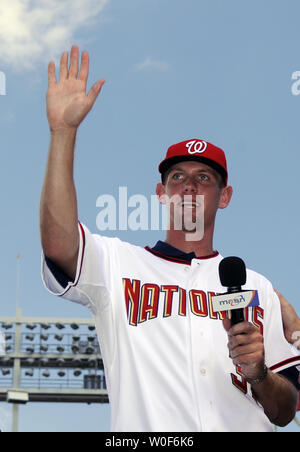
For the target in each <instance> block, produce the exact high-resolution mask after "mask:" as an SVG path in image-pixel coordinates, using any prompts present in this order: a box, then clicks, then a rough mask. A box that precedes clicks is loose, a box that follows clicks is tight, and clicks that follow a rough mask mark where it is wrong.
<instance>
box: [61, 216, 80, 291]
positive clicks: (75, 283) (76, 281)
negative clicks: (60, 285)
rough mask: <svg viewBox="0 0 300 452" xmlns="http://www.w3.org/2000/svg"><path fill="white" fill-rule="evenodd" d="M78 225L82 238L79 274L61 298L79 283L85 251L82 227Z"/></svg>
mask: <svg viewBox="0 0 300 452" xmlns="http://www.w3.org/2000/svg"><path fill="white" fill-rule="evenodd" d="M78 225H79V228H80V232H81V236H82V252H81V260H80V268H79V273H78V277H77V279H76V280H75V281H74V284H72V285H70V286H69V287H68V288H67V290H66V291H65V292H64V293H63V294H62V295H60V296H61V297H62V296H63V295H65V294H66V293H67V292H68V290H69V289H71V287H75V286H77V284H78V281H79V279H80V276H81V270H82V264H83V258H84V251H85V233H84V229H83V227H82V225H81V223H80V221H78Z"/></svg>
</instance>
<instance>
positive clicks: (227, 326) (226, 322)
mask: <svg viewBox="0 0 300 452" xmlns="http://www.w3.org/2000/svg"><path fill="white" fill-rule="evenodd" d="M222 323H223V326H224V328H225V331H226V332H227V333H228V331H229V330H230V329H231V320H229V319H223V320H222Z"/></svg>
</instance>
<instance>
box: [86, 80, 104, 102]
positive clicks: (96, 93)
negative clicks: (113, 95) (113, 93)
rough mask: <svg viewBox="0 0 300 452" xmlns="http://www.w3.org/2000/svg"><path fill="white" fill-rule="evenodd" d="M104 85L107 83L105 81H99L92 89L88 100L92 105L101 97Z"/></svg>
mask: <svg viewBox="0 0 300 452" xmlns="http://www.w3.org/2000/svg"><path fill="white" fill-rule="evenodd" d="M104 83H105V80H99V81H98V82H96V83H95V84H94V85H93V86H92V87H91V89H90V91H89V93H88V98H89V100H90V102H91V104H92V105H93V104H94V102H95V100H96V99H97V97H98V96H99V93H100V91H101V88H102V86H103V85H104Z"/></svg>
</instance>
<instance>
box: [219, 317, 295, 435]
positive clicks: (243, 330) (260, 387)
mask: <svg viewBox="0 0 300 452" xmlns="http://www.w3.org/2000/svg"><path fill="white" fill-rule="evenodd" d="M223 325H224V327H225V330H226V331H227V334H228V339H229V342H228V348H229V352H230V356H231V358H232V361H233V364H235V365H239V366H240V367H241V369H242V372H243V375H244V376H245V378H246V379H248V380H256V379H259V378H260V377H261V376H263V375H264V363H265V350H264V342H263V336H262V335H261V333H260V331H259V330H258V328H255V327H254V326H253V325H252V324H251V323H248V322H242V323H239V324H237V325H234V326H233V327H231V322H230V321H229V320H228V319H225V320H223ZM252 392H253V395H254V397H255V400H256V401H257V402H258V403H260V405H261V406H262V407H263V409H264V412H265V414H266V416H267V417H268V418H269V420H270V421H271V422H272V423H273V424H275V425H278V426H280V427H284V426H285V425H287V424H289V423H290V422H291V421H292V420H293V418H294V417H295V414H296V406H297V402H298V391H297V390H296V388H295V387H294V386H293V385H292V383H290V382H289V381H288V380H287V379H286V378H284V377H282V376H281V375H278V374H275V373H273V372H271V371H270V370H268V373H267V375H266V377H265V378H264V380H263V381H261V382H259V383H257V384H252Z"/></svg>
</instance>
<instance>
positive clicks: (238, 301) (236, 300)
mask: <svg viewBox="0 0 300 452" xmlns="http://www.w3.org/2000/svg"><path fill="white" fill-rule="evenodd" d="M245 301H246V300H245V297H244V296H243V295H240V296H239V297H237V298H232V299H229V300H223V301H220V305H221V306H225V307H227V306H238V305H239V304H241V303H243V302H245Z"/></svg>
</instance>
